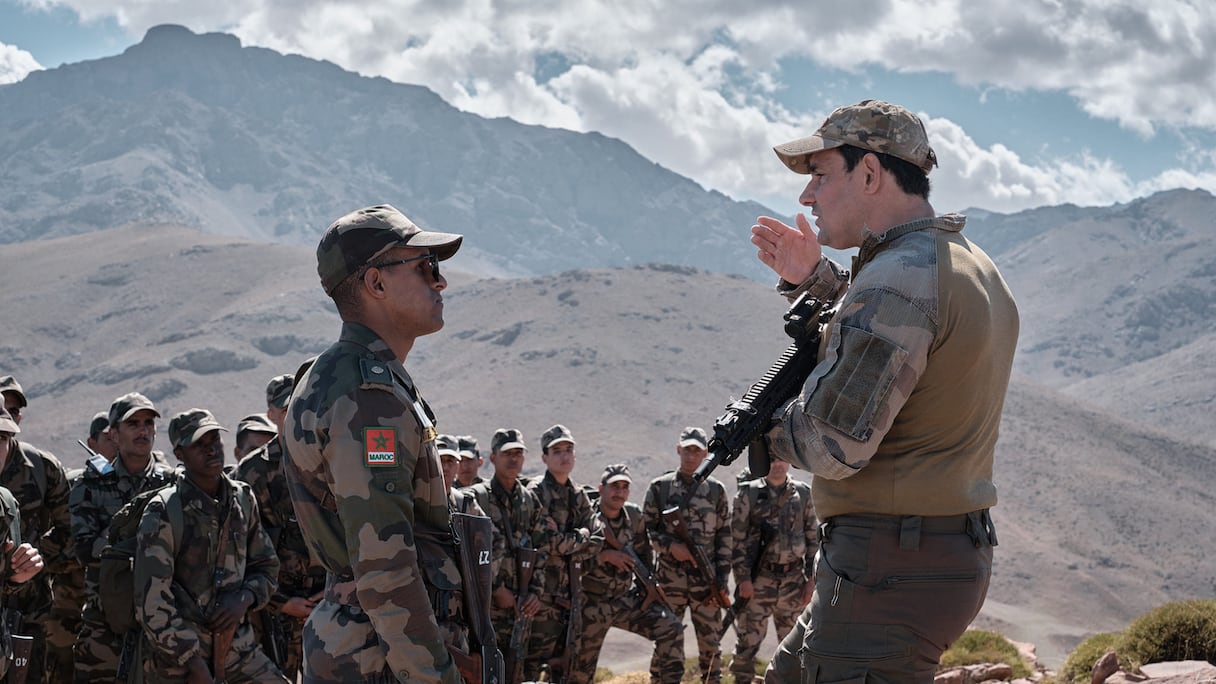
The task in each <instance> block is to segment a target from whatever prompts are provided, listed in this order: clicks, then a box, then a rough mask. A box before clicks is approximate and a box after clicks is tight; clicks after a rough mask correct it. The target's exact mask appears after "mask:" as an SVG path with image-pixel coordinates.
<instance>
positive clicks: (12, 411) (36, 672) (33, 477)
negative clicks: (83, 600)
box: [0, 375, 72, 684]
mask: <svg viewBox="0 0 1216 684" xmlns="http://www.w3.org/2000/svg"><path fill="white" fill-rule="evenodd" d="M0 393H2V394H3V395H4V408H5V410H7V411H8V412H9V415H10V416H12V418H13V421H14V422H16V423H17V424H20V423H21V413H22V411H24V409H25V408H26V407H27V406H28V405H29V404H28V402H27V401H26V396H25V392H24V391H23V390H22V389H21V385H20V384H19V383H18V382H17V380H16V379H15V378H14V377H13V376H11V375H6V376H4V377H2V378H0ZM2 455H3V458H4V462H3V466H2V467H0V485H3V486H4V487H6V488H7V489H8V490H9V492H11V493H12V495H13V497H14V498H16V499H17V502H18V503H19V504H20V505H21V538H22V539H24V540H26V541H28V542H29V543H30V544H31V545H33V546H34V547H35V548H37V549H38V553H39V554H40V555H41V556H42V560H43V562H44V563H45V566H46V567H45V569H44V570H43V572H41V573H39V574H38V576H36V577H35V578H34V579H33V580H31V581H29V582H26V583H25V584H23V585H21V586H20V587H18V588H17V589H16V590H15V591H14V592H13V596H12V597H10V599H9V606H10V607H13V608H16V609H17V610H20V611H21V613H22V615H23V617H24V618H25V625H26V627H25V631H26V633H27V634H29V635H31V636H33V637H34V646H33V649H32V651H31V653H30V669H29V678H28V679H27V681H28V682H30V683H31V684H34V683H35V682H41V681H44V676H45V674H46V670H47V668H48V666H52V665H57V663H54V664H53V663H51V662H50V661H49V659H48V658H47V641H46V625H47V622H48V621H49V619H50V615H51V599H52V592H51V584H52V578H53V576H55V575H58V574H60V573H64V572H70V571H71V570H72V565H71V563H70V560H69V558H68V555H67V554H68V553H69V552H70V547H71V543H72V537H71V516H70V514H69V513H68V478H67V473H65V472H64V469H63V466H62V465H61V464H60V463H59V459H57V458H55V456H54V455H52V454H51V453H50V452H47V451H43V450H41V449H38V448H37V447H35V446H33V445H31V444H26V443H22V442H21V441H20V440H18V439H17V438H16V437H15V436H14V437H12V438H11V439H10V440H9V446H8V449H7V450H5V452H4V453H3V454H2Z"/></svg>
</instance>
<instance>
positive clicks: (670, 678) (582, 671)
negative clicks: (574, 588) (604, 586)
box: [569, 591, 684, 684]
mask: <svg viewBox="0 0 1216 684" xmlns="http://www.w3.org/2000/svg"><path fill="white" fill-rule="evenodd" d="M643 598H644V597H643V596H642V595H641V594H640V593H639V592H636V591H631V592H629V593H628V594H626V595H625V596H593V595H591V594H588V595H586V596H585V601H586V603H585V604H584V605H583V625H582V627H583V628H582V633H581V634H580V636H579V648H578V659H577V661H576V662H575V667H574V672H573V673H571V676H570V680H569V681H570V684H590V683H591V682H592V681H594V680H595V668H596V666H597V665H598V664H599V659H600V649H601V648H603V646H604V637H605V636H607V634H608V630H609V629H610V628H612V627H616V628H618V629H624V630H627V631H630V632H633V633H634V634H638V635H640V636H643V637H645V638H647V639H650V640H651V641H653V642H655V643H656V644H657V643H658V642H659V641H661V640H665V641H672V640H677V641H680V642H681V643H683V641H682V640H683V639H684V624H683V623H682V622H680V621H679V619H677V618H676V616H675V615H673V614H672V612H671V611H670V610H667V609H666V608H664V607H663V605H662V604H660V603H657V602H656V603H652V604H650V605H649V606H647V608H646V610H642V599H643ZM656 648H657V646H656ZM662 667H663V672H662V673H661V676H660V677H659V679H658V682H659V684H679V682H680V679H681V678H682V677H683V676H684V663H683V662H674V661H671V660H670V659H669V660H668V661H667V662H664V663H663V664H662Z"/></svg>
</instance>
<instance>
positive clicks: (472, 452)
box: [457, 435, 481, 458]
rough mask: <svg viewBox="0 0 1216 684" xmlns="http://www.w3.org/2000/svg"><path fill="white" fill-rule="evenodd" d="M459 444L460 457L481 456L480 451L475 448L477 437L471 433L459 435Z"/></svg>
mask: <svg viewBox="0 0 1216 684" xmlns="http://www.w3.org/2000/svg"><path fill="white" fill-rule="evenodd" d="M457 440H458V442H459V445H460V457H461V458H481V451H479V450H478V449H477V438H476V437H474V436H473V435H461V436H460V437H458V438H457Z"/></svg>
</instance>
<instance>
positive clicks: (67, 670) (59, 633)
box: [46, 568, 84, 682]
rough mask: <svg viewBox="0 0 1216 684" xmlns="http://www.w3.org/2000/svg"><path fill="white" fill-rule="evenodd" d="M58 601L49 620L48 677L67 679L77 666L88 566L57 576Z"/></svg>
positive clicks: (61, 680) (70, 677)
mask: <svg viewBox="0 0 1216 684" xmlns="http://www.w3.org/2000/svg"><path fill="white" fill-rule="evenodd" d="M53 587H54V593H55V599H54V603H52V604H51V615H50V618H49V619H48V620H47V622H46V680H47V681H48V682H66V681H70V680H71V679H72V677H73V674H72V673H73V672H74V671H75V669H76V666H75V659H74V658H73V656H72V649H73V647H74V646H75V645H76V637H77V635H79V634H80V611H81V610H82V609H83V607H84V570H81V569H79V568H78V569H77V571H74V572H71V573H64V574H59V575H55V576H54V580H53Z"/></svg>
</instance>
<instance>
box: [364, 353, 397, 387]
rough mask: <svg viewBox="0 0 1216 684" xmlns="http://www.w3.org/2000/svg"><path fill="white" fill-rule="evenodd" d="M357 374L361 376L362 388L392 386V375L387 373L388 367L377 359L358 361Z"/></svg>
mask: <svg viewBox="0 0 1216 684" xmlns="http://www.w3.org/2000/svg"><path fill="white" fill-rule="evenodd" d="M359 373H360V375H361V376H362V379H363V386H364V387H368V386H372V387H392V386H393V374H392V373H390V372H389V370H388V366H387V365H386V364H385V363H384V362H383V361H381V360H379V359H359Z"/></svg>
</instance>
